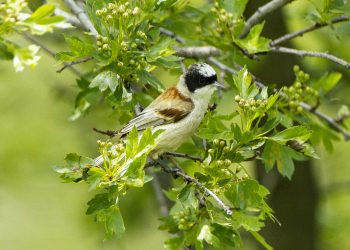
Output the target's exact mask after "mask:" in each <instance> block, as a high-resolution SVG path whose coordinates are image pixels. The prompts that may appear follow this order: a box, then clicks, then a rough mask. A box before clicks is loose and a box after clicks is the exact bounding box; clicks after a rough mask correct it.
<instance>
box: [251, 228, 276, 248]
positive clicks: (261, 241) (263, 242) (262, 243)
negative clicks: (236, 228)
mask: <svg viewBox="0 0 350 250" xmlns="http://www.w3.org/2000/svg"><path fill="white" fill-rule="evenodd" d="M249 233H250V234H251V235H253V237H254V238H255V239H256V240H257V241H258V242H259V243H260V244H261V245H262V246H263V247H264V248H265V249H266V250H273V247H272V246H270V245H269V244H268V243H267V242H266V240H265V239H264V237H262V236H261V235H260V234H259V233H258V232H255V231H249Z"/></svg>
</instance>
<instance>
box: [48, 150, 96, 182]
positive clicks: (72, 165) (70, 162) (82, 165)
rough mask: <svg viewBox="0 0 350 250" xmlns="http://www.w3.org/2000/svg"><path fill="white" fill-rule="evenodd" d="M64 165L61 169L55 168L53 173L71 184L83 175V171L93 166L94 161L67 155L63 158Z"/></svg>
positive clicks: (75, 155)
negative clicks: (58, 174)
mask: <svg viewBox="0 0 350 250" xmlns="http://www.w3.org/2000/svg"><path fill="white" fill-rule="evenodd" d="M65 161H66V164H65V165H64V166H63V167H55V171H56V172H57V173H60V174H61V176H60V177H61V179H63V180H64V181H65V182H72V181H76V180H77V179H80V178H82V177H83V175H84V170H85V169H87V168H88V167H89V166H91V165H93V164H94V160H93V159H90V158H88V157H85V156H80V155H77V154H75V153H71V154H68V155H67V156H66V158H65Z"/></svg>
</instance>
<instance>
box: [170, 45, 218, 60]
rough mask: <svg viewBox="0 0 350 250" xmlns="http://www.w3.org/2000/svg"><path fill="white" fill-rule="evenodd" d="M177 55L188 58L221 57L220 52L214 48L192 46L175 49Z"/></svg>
mask: <svg viewBox="0 0 350 250" xmlns="http://www.w3.org/2000/svg"><path fill="white" fill-rule="evenodd" d="M175 51H176V55H177V56H180V57H186V58H207V57H209V56H218V55H220V50H219V49H217V48H215V47H212V46H190V47H182V48H175Z"/></svg>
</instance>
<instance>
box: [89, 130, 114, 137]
mask: <svg viewBox="0 0 350 250" xmlns="http://www.w3.org/2000/svg"><path fill="white" fill-rule="evenodd" d="M92 130H93V131H95V132H96V133H99V134H102V135H108V136H109V137H111V138H113V137H114V136H116V135H117V134H118V131H114V130H106V131H103V130H99V129H97V128H92Z"/></svg>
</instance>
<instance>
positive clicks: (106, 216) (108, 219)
mask: <svg viewBox="0 0 350 250" xmlns="http://www.w3.org/2000/svg"><path fill="white" fill-rule="evenodd" d="M96 220H97V221H98V222H100V223H103V224H104V227H105V230H106V237H107V238H111V237H113V236H116V237H117V238H120V237H121V236H122V234H123V233H124V232H125V226H124V221H123V217H122V215H121V213H120V209H119V207H118V205H116V204H114V205H111V206H110V207H109V208H107V209H102V210H99V211H98V212H97V214H96Z"/></svg>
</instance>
